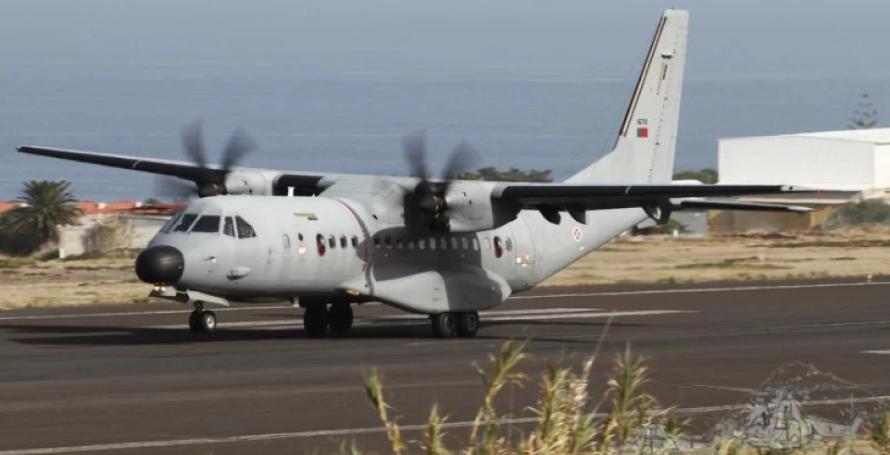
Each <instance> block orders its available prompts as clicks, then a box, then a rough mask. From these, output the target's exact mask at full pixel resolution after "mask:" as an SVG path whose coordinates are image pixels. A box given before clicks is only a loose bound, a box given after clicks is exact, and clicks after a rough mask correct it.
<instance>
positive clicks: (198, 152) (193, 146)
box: [155, 120, 257, 200]
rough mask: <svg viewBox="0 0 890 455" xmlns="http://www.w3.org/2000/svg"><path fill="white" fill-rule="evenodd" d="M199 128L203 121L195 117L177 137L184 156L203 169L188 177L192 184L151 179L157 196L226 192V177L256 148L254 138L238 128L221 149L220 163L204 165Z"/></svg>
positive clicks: (174, 196) (171, 197) (173, 197)
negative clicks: (180, 141) (217, 164)
mask: <svg viewBox="0 0 890 455" xmlns="http://www.w3.org/2000/svg"><path fill="white" fill-rule="evenodd" d="M203 129H204V125H203V122H201V121H200V120H196V121H194V122H191V123H189V124H186V125H185V126H183V127H182V130H180V138H181V139H182V146H183V149H184V150H185V155H186V156H187V157H188V158H189V160H190V161H192V162H193V163H195V165H196V166H197V167H198V168H200V169H201V170H203V171H205V172H201V173H200V177H196V178H195V179H193V180H192V181H193V182H194V183H195V185H190V184H188V183H185V182H184V181H183V180H181V179H178V178H173V177H158V178H157V179H156V180H155V193H156V194H157V195H158V196H161V197H165V198H169V199H174V200H183V199H190V198H194V197H207V196H216V195H220V194H226V193H227V190H226V185H225V184H226V176H228V175H229V172H231V171H232V168H234V167H235V166H236V165H238V163H240V162H241V160H243V159H244V157H245V156H247V155H248V154H249V153H250V152H252V151H253V150H254V149H256V147H257V144H256V141H254V139H253V138H252V137H251V136H250V135H249V134H247V132H246V131H245V130H243V129H241V128H238V129H236V130H235V131H234V132H233V133H232V135H231V136H230V137H229V140H228V142H226V145H225V147H224V148H223V155H222V160H220V165H219V166H211V165H208V164H207V153H206V148H205V147H204V133H203Z"/></svg>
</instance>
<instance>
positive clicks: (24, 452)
mask: <svg viewBox="0 0 890 455" xmlns="http://www.w3.org/2000/svg"><path fill="white" fill-rule="evenodd" d="M884 401H890V395H882V396H874V397H859V398H840V399H832V400H817V401H804V402H802V403H801V404H802V405H804V406H827V405H838V404H844V405H847V404H861V403H879V402H884ZM749 406H750V405H749V404H731V405H720V406H698V407H691V408H679V409H677V413H678V414H681V415H692V414H708V413H714V412H727V411H737V410H743V409H747V408H748V407H749ZM604 416H605V414H603V413H597V414H596V417H598V418H602V417H604ZM537 421H538V417H520V418H513V419H502V420H499V421H498V422H499V423H500V425H505V424H506V425H516V424H527V423H535V422H537ZM473 424H474V422H473V421H470V420H467V421H458V422H446V423H444V424H443V425H442V427H443V428H444V429H457V428H470V427H472V426H473ZM399 427H400V429H401V430H402V431H422V430H424V429H426V424H413V425H400V426H399ZM385 431H386V429H385V428H384V427H359V428H339V429H331V430H308V431H292V432H283V433H261V434H245V435H235V436H220V437H208V438H186V439H168V440H163V441H134V442H118V443H109V444H92V445H81V446H66V447H42V448H34V449H12V450H0V455H51V454H66V453H82V452H102V451H109V450H125V449H149V448H150V449H155V448H165V447H186V446H200V445H211V444H231V443H244V442H259V441H273V440H278V439H305V438H317V437H332V436H356V435H361V434H377V433H384V432H385Z"/></svg>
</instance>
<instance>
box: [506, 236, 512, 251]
mask: <svg viewBox="0 0 890 455" xmlns="http://www.w3.org/2000/svg"><path fill="white" fill-rule="evenodd" d="M504 244H505V245H506V246H507V251H513V240H512V239H511V238H509V237H507V241H505V242H504Z"/></svg>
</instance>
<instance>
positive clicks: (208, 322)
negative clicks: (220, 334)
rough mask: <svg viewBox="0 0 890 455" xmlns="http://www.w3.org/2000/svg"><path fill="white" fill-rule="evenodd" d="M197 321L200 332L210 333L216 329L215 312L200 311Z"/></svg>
mask: <svg viewBox="0 0 890 455" xmlns="http://www.w3.org/2000/svg"><path fill="white" fill-rule="evenodd" d="M198 321H199V322H198V325H199V327H200V331H201V332H205V333H210V332H212V331H214V330H216V313H214V312H212V311H207V310H205V311H202V312H201V317H200V318H199V319H198Z"/></svg>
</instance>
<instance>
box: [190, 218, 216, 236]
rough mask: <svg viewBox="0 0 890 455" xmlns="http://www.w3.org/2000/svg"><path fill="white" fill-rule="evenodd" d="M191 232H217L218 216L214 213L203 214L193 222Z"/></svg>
mask: <svg viewBox="0 0 890 455" xmlns="http://www.w3.org/2000/svg"><path fill="white" fill-rule="evenodd" d="M191 232H211V233H214V234H216V233H218V232H219V217H218V216H216V215H204V216H202V217H201V218H198V221H196V222H195V227H193V228H192V230H191Z"/></svg>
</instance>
